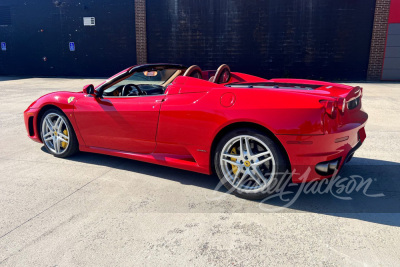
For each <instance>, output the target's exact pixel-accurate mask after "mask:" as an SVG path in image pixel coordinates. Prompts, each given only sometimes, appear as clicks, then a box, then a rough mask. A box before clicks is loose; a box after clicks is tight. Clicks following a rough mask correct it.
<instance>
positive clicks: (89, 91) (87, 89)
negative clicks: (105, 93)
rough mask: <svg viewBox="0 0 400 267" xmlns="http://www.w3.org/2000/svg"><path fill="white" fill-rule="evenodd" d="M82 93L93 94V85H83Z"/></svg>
mask: <svg viewBox="0 0 400 267" xmlns="http://www.w3.org/2000/svg"><path fill="white" fill-rule="evenodd" d="M83 93H84V94H87V95H93V94H94V86H93V84H88V85H85V86H84V87H83Z"/></svg>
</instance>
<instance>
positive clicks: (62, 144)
mask: <svg viewBox="0 0 400 267" xmlns="http://www.w3.org/2000/svg"><path fill="white" fill-rule="evenodd" d="M63 134H64V135H65V136H68V131H67V129H65V130H64V131H63ZM61 146H62V148H66V147H67V143H65V142H61Z"/></svg>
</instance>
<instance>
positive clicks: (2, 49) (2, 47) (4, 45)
mask: <svg viewBox="0 0 400 267" xmlns="http://www.w3.org/2000/svg"><path fill="white" fill-rule="evenodd" d="M6 50H7V44H6V43H5V42H1V51H6Z"/></svg>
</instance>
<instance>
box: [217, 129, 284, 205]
mask: <svg viewBox="0 0 400 267" xmlns="http://www.w3.org/2000/svg"><path fill="white" fill-rule="evenodd" d="M214 167H215V171H216V173H217V175H218V177H219V179H220V180H221V182H222V183H223V184H224V186H225V187H226V188H227V189H228V190H229V191H230V192H232V193H233V194H235V195H237V196H240V197H244V198H248V199H262V198H265V197H267V196H269V195H270V194H271V193H273V192H276V191H277V190H279V189H280V187H281V186H282V185H283V184H284V183H283V182H282V179H284V178H285V177H286V176H288V173H287V172H286V171H287V170H288V168H289V162H288V160H287V159H286V157H285V154H284V153H283V151H282V149H281V147H280V146H279V145H278V144H277V143H276V142H275V141H274V140H273V139H271V138H270V137H269V136H267V135H266V134H264V133H262V132H260V131H257V130H255V129H250V128H241V129H236V130H234V131H231V132H229V133H228V134H226V135H225V136H224V137H223V138H222V139H221V140H220V142H219V143H218V145H217V147H216V150H215V155H214ZM286 178H288V177H286Z"/></svg>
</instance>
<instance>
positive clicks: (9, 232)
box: [0, 168, 113, 264]
mask: <svg viewBox="0 0 400 267" xmlns="http://www.w3.org/2000/svg"><path fill="white" fill-rule="evenodd" d="M112 170H113V169H112V168H110V169H109V170H108V171H106V172H105V173H103V174H101V175H100V176H99V177H97V178H94V179H92V180H91V181H89V182H87V183H86V184H84V185H82V186H81V187H79V188H78V189H76V190H75V191H73V192H72V193H71V194H69V195H67V196H65V197H64V198H62V199H60V200H59V201H57V202H56V203H54V204H53V205H51V206H50V207H48V208H46V209H44V210H42V211H41V212H39V213H38V214H36V215H35V216H33V217H31V218H30V219H28V220H26V221H25V222H23V223H21V224H20V225H18V226H17V227H15V228H14V229H11V230H10V231H8V232H7V233H5V234H3V235H2V236H0V239H2V238H4V237H6V236H7V235H9V234H11V233H12V232H14V231H15V230H17V229H18V228H20V227H21V226H23V225H25V224H27V223H28V222H30V221H32V220H33V219H35V218H36V217H38V216H40V215H41V214H43V213H44V212H46V211H48V210H49V209H51V208H53V207H54V206H56V205H57V204H59V203H60V202H62V201H64V200H65V199H67V198H69V197H70V196H72V195H73V194H75V193H76V192H78V191H80V190H81V189H82V188H84V187H85V186H87V185H89V184H91V183H92V182H94V181H96V180H97V179H99V178H101V177H103V176H104V175H106V174H107V173H109V172H110V171H112ZM3 261H4V260H2V261H0V264H1V263H2V262H3Z"/></svg>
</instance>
